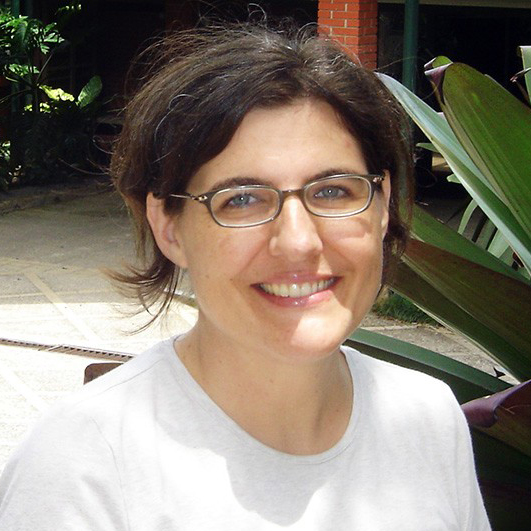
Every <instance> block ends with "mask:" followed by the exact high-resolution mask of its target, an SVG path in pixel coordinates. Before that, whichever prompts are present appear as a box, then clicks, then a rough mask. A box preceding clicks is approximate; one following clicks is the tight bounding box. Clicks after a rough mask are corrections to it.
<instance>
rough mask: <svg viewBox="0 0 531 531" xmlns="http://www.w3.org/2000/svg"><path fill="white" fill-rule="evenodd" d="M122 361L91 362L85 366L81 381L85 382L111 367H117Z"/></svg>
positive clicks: (109, 369)
mask: <svg viewBox="0 0 531 531" xmlns="http://www.w3.org/2000/svg"><path fill="white" fill-rule="evenodd" d="M122 363H123V362H120V361H118V362H115V361H113V362H108V361H107V362H105V363H91V364H90V365H88V366H87V367H86V368H85V379H84V380H83V383H84V384H86V383H88V382H91V381H92V380H94V379H95V378H97V377H98V376H101V375H102V374H105V373H106V372H109V371H111V370H112V369H116V367H119V366H120V365H122Z"/></svg>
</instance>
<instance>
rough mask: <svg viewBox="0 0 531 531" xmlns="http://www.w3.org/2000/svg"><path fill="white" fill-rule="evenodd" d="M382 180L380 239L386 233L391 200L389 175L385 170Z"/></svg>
mask: <svg viewBox="0 0 531 531" xmlns="http://www.w3.org/2000/svg"><path fill="white" fill-rule="evenodd" d="M384 176H385V178H384V180H383V181H382V194H381V195H382V221H381V224H382V239H383V238H385V235H386V234H387V226H388V225H389V203H390V201H391V175H390V174H389V172H388V171H387V170H385V171H384Z"/></svg>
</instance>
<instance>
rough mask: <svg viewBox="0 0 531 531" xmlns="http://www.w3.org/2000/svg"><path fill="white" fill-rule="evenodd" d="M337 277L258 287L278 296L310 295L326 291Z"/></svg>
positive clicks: (296, 296)
mask: <svg viewBox="0 0 531 531" xmlns="http://www.w3.org/2000/svg"><path fill="white" fill-rule="evenodd" d="M336 280H337V278H336V277H334V278H330V279H328V280H320V281H319V282H303V283H302V284H297V283H290V284H258V287H259V288H260V289H261V290H263V291H265V292H266V293H269V294H270V295H275V296H277V297H286V298H287V297H291V298H300V297H308V296H309V295H313V294H314V293H318V292H320V291H325V290H326V289H328V288H329V287H330V286H331V285H332V284H334V283H335V282H336Z"/></svg>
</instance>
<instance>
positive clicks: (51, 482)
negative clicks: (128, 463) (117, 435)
mask: <svg viewBox="0 0 531 531" xmlns="http://www.w3.org/2000/svg"><path fill="white" fill-rule="evenodd" d="M0 529H6V530H7V529H9V530H10V531H30V530H31V531H52V530H53V531H56V530H61V531H67V530H72V531H74V530H75V531H85V530H87V531H88V530H90V531H99V530H106V531H107V530H110V529H112V530H116V531H121V530H125V529H128V525H127V518H126V511H125V506H124V500H123V496H122V488H121V483H120V477H119V472H118V468H117V466H116V460H115V455H114V451H113V449H112V448H111V447H110V446H109V444H107V442H106V440H105V438H104V437H103V436H102V433H101V432H100V430H99V427H98V425H97V424H96V422H95V421H94V420H93V419H92V418H91V417H90V416H89V415H86V414H84V413H83V412H79V411H72V410H70V411H69V413H68V414H61V413H57V412H56V413H55V414H53V415H51V416H49V417H48V418H47V419H45V420H43V421H41V422H40V423H39V424H38V426H37V427H36V428H35V429H34V430H33V432H32V433H31V434H30V436H29V437H28V438H27V439H26V441H25V442H24V443H23V444H22V446H21V447H20V448H19V449H18V450H17V451H16V453H15V454H14V455H13V456H12V458H11V459H10V461H9V462H8V464H7V465H6V468H5V469H4V473H3V475H2V477H1V478H0Z"/></svg>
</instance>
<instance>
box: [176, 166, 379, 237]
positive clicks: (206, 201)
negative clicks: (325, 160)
mask: <svg viewBox="0 0 531 531" xmlns="http://www.w3.org/2000/svg"><path fill="white" fill-rule="evenodd" d="M338 177H358V178H362V179H364V180H366V181H367V182H368V183H369V185H370V186H369V197H368V199H367V203H366V205H365V206H364V207H363V208H362V209H360V210H356V211H354V212H350V213H348V214H318V213H316V212H313V211H312V210H310V208H309V207H308V205H307V204H306V198H305V195H304V194H305V191H306V190H307V188H309V187H310V186H313V185H314V184H316V183H320V182H325V183H326V181H328V180H331V179H337V178H338ZM384 179H385V174H384V175H382V174H378V173H368V174H366V175H359V174H357V173H340V174H337V175H329V176H328V177H324V178H321V179H316V180H314V181H310V182H308V183H306V184H305V185H304V186H303V187H302V188H294V189H288V190H279V189H278V188H275V187H274V186H270V185H267V184H245V185H242V186H230V187H228V188H220V189H219V190H212V191H211V192H205V193H204V194H200V195H193V194H189V193H187V192H185V193H184V194H169V195H168V197H175V198H177V199H193V200H194V201H197V202H198V203H201V204H202V205H205V206H206V207H207V209H208V212H209V213H210V216H211V218H212V219H213V220H214V222H215V223H216V224H217V225H219V226H220V227H225V228H228V229H240V228H241V229H245V228H249V227H257V226H259V225H265V224H266V223H269V222H271V221H274V220H275V219H276V218H277V217H278V216H279V215H280V213H281V212H282V207H283V206H284V200H285V198H286V196H288V195H293V194H295V195H296V196H297V197H298V198H299V199H300V200H301V203H302V204H303V206H304V208H305V209H306V211H307V212H309V213H310V214H312V215H313V216H317V217H320V218H336V219H337V218H348V217H351V216H356V215H357V214H361V213H362V212H365V210H367V209H368V208H369V207H370V206H371V203H372V199H373V197H374V191H375V189H376V188H377V187H379V186H380V185H381V184H382V182H383V181H384ZM248 188H251V189H253V188H254V189H268V190H273V191H274V192H276V194H277V195H278V198H279V200H278V208H277V210H276V211H275V213H274V214H273V215H272V216H270V217H269V218H267V219H265V220H262V221H257V222H254V223H250V224H246V225H226V224H224V223H222V222H221V221H219V220H218V219H216V216H215V215H214V212H213V211H212V198H213V197H214V196H215V195H216V194H218V193H220V192H227V191H229V190H236V191H237V190H239V189H248Z"/></svg>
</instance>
